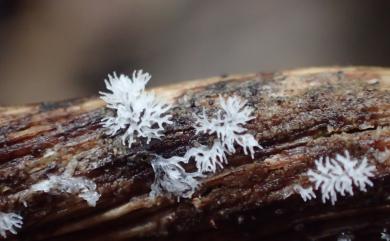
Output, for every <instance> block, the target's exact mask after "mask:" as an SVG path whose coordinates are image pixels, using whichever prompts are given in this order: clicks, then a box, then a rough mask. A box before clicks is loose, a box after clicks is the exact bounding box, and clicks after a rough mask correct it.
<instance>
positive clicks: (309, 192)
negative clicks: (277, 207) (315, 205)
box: [294, 185, 316, 202]
mask: <svg viewBox="0 0 390 241" xmlns="http://www.w3.org/2000/svg"><path fill="white" fill-rule="evenodd" d="M294 191H296V192H297V193H299V195H301V197H302V199H303V201H304V202H306V201H308V200H311V199H313V198H316V194H315V193H314V191H313V187H308V188H303V187H302V186H300V185H295V186H294Z"/></svg>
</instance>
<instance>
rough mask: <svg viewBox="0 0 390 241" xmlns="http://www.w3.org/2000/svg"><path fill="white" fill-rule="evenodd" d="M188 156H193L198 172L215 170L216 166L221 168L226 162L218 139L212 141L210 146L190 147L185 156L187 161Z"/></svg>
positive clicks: (223, 150)
mask: <svg viewBox="0 0 390 241" xmlns="http://www.w3.org/2000/svg"><path fill="white" fill-rule="evenodd" d="M190 158H194V160H195V163H196V168H197V169H198V172H200V173H207V172H216V171H217V167H219V168H223V163H227V158H226V155H225V149H224V147H223V146H222V143H221V142H220V141H219V140H218V141H214V144H213V146H212V147H211V148H209V147H207V146H203V145H202V146H199V147H196V148H191V149H190V150H189V151H188V152H187V153H186V156H185V159H186V161H187V162H188V160H189V159H190Z"/></svg>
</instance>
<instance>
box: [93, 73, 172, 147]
mask: <svg viewBox="0 0 390 241" xmlns="http://www.w3.org/2000/svg"><path fill="white" fill-rule="evenodd" d="M150 78H151V76H150V75H149V74H148V73H143V72H142V70H139V71H134V72H133V76H132V78H130V77H128V76H126V75H123V74H121V75H119V76H117V75H116V73H114V74H113V75H109V76H108V80H105V83H106V87H107V89H108V90H109V91H111V93H106V92H100V94H101V98H102V99H103V100H104V101H105V102H106V103H107V107H108V108H110V109H113V110H114V111H115V112H116V113H115V116H109V117H106V118H104V119H103V120H102V122H103V126H104V127H105V128H106V129H107V134H108V135H111V136H113V135H116V134H117V133H118V132H120V131H121V130H124V134H123V136H122V142H123V144H126V143H127V145H128V146H129V147H131V145H132V144H133V143H134V142H135V138H136V137H143V138H146V142H147V143H149V142H150V140H151V139H152V138H157V139H160V138H161V136H162V135H163V134H162V131H163V130H164V127H163V125H164V124H171V123H172V122H171V121H170V120H169V119H170V118H171V115H167V114H166V112H167V111H168V110H169V109H170V106H169V105H168V104H166V103H163V102H161V101H160V100H158V99H157V98H156V96H155V95H154V94H153V93H147V92H145V86H146V84H147V83H148V81H149V80H150Z"/></svg>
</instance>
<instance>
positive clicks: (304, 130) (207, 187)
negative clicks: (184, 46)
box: [0, 67, 390, 241]
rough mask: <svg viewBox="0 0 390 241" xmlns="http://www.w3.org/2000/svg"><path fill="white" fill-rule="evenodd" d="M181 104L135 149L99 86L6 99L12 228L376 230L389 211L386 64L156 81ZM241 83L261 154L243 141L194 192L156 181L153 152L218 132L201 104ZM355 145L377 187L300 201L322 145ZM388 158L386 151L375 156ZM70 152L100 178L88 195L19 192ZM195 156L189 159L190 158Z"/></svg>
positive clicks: (121, 232) (317, 236) (131, 234)
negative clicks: (26, 101) (111, 131)
mask: <svg viewBox="0 0 390 241" xmlns="http://www.w3.org/2000/svg"><path fill="white" fill-rule="evenodd" d="M154 91H155V92H156V93H157V94H158V95H160V96H161V97H163V98H166V99H167V100H169V101H170V102H171V103H172V104H173V105H174V108H173V110H172V114H173V119H172V120H173V123H174V124H173V125H169V126H167V128H166V131H165V137H163V138H162V139H161V140H158V139H153V140H152V141H151V142H150V143H149V144H146V143H145V141H143V140H138V141H137V142H136V143H135V144H134V145H133V146H132V147H131V149H129V148H127V147H125V146H123V145H122V144H121V140H120V137H119V136H118V137H114V138H111V137H109V136H107V135H105V133H104V129H103V128H102V126H101V124H100V121H101V118H102V117H103V116H105V115H106V114H107V113H108V112H109V110H107V109H106V108H105V104H104V102H102V101H101V100H99V99H98V98H96V97H95V98H86V99H78V100H71V101H65V102H59V103H42V104H33V105H26V106H21V107H1V108H0V193H1V196H0V210H2V211H15V212H18V213H20V214H21V215H22V216H23V217H24V226H23V228H22V229H21V230H19V233H18V235H17V236H12V235H10V236H9V239H10V240H95V241H97V240H149V239H151V238H153V239H154V240H336V237H337V236H338V235H340V233H342V232H346V233H347V234H348V235H353V236H354V238H355V239H354V240H378V239H379V238H380V233H381V231H382V230H383V229H384V228H386V227H387V228H388V227H389V226H390V225H389V221H390V199H389V195H390V189H389V185H390V178H389V174H390V157H389V156H388V155H382V156H381V158H378V153H385V151H386V150H387V148H388V149H389V150H390V128H389V125H390V69H384V68H366V67H350V68H336V67H335V68H309V69H300V70H291V71H284V72H276V73H257V74H249V75H237V76H221V77H217V78H213V79H206V80H199V81H194V82H188V83H180V84H179V85H173V86H166V87H161V88H156V89H154ZM233 94H235V95H238V96H240V97H242V98H245V99H246V100H248V105H249V106H252V107H254V109H255V116H256V119H254V120H252V121H251V122H250V123H249V124H248V125H247V127H248V129H249V130H250V133H251V134H253V135H254V136H255V137H256V139H257V140H258V141H259V143H260V144H261V145H262V146H263V147H264V149H262V150H256V155H255V159H254V160H252V159H251V158H250V157H249V156H246V155H243V153H242V152H241V151H239V152H238V153H236V154H234V155H232V156H229V157H228V159H229V164H228V165H227V166H226V167H225V168H224V169H223V170H219V171H218V172H217V173H216V174H214V175H210V176H208V177H207V178H206V179H204V180H203V181H202V185H201V186H200V188H199V190H198V191H197V192H196V193H195V195H194V196H193V198H192V199H181V200H180V201H179V202H178V201H177V200H176V199H175V198H173V197H167V196H161V197H158V198H150V197H149V195H148V193H149V191H150V185H151V184H152V182H153V179H154V174H153V169H152V167H151V166H150V160H151V158H152V155H151V153H152V154H159V155H162V156H164V157H170V156H173V155H183V154H184V153H185V151H186V150H187V149H189V148H190V147H192V146H195V145H198V144H210V143H211V138H210V137H208V136H205V135H201V134H196V133H195V130H194V128H193V127H192V123H193V121H194V117H193V114H194V113H199V112H200V111H201V109H202V108H203V107H206V108H211V109H213V108H217V106H216V104H215V100H216V98H217V97H218V96H219V95H222V96H230V95H233ZM345 150H348V151H349V152H350V153H351V155H352V156H356V157H362V156H366V157H367V158H368V160H369V162H370V163H373V164H375V166H376V168H377V175H376V176H375V177H374V178H372V180H373V182H374V187H370V188H369V189H368V191H367V192H358V191H355V195H354V196H352V197H350V196H347V197H341V196H340V197H339V200H338V202H337V203H336V205H334V206H333V205H331V204H329V203H326V204H323V203H322V202H321V199H320V198H319V197H318V198H317V199H314V200H311V201H308V202H304V201H303V200H302V199H301V197H300V196H299V195H298V194H296V193H294V192H292V189H293V186H294V185H295V184H301V185H304V184H305V183H307V182H308V179H307V177H305V175H304V174H305V173H306V172H307V170H308V169H310V168H313V167H314V161H315V160H316V159H317V158H319V157H322V156H334V155H335V154H337V153H343V152H344V151H345ZM379 159H380V160H379ZM71 160H76V161H77V163H78V166H77V169H76V171H75V175H76V176H83V177H88V178H89V179H91V180H93V181H94V182H95V183H96V184H97V187H98V188H97V190H98V192H99V193H101V198H100V200H99V201H98V203H97V206H96V207H89V206H88V205H87V203H86V202H85V201H83V200H82V199H80V198H79V197H77V196H75V195H70V194H64V195H51V194H48V193H36V194H34V195H32V196H30V197H28V200H27V203H28V205H27V207H26V206H24V205H23V203H22V202H21V200H20V199H21V197H20V193H22V192H23V191H24V190H26V189H28V188H29V187H30V186H31V185H32V184H34V183H37V182H38V181H40V180H44V179H46V178H47V177H48V175H52V174H60V173H62V172H63V171H64V168H65V166H66V165H67V164H68V162H70V161H71ZM188 168H191V166H189V167H188Z"/></svg>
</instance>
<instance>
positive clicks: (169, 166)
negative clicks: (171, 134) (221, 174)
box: [151, 96, 261, 198]
mask: <svg viewBox="0 0 390 241" xmlns="http://www.w3.org/2000/svg"><path fill="white" fill-rule="evenodd" d="M219 104H220V106H221V110H219V111H218V112H217V114H216V117H215V118H211V119H210V120H209V118H208V116H207V115H206V111H205V110H203V113H202V115H201V116H196V117H195V118H196V124H195V129H196V132H197V133H200V132H203V133H208V134H215V135H216V139H215V140H214V143H213V145H212V146H211V147H208V146H204V145H200V146H198V147H193V148H191V149H189V150H188V151H187V152H186V154H185V155H184V156H183V157H178V156H174V157H171V158H169V159H165V158H162V157H160V156H158V157H157V158H156V159H154V160H153V161H152V166H153V169H154V171H155V181H154V183H153V185H152V191H151V195H152V196H156V195H159V194H160V193H162V192H167V193H170V194H173V195H175V196H177V197H184V198H189V197H191V196H192V194H193V193H194V192H195V190H196V188H197V187H198V185H199V181H198V179H199V178H201V177H203V176H204V175H205V174H206V173H214V172H216V171H217V169H218V168H221V169H222V168H223V164H224V163H227V158H226V154H233V153H235V152H236V149H235V144H238V145H240V146H241V147H242V148H243V150H244V153H245V154H246V155H247V154H249V153H250V154H251V156H252V158H254V148H255V147H258V148H261V146H260V145H259V144H258V142H257V141H256V140H255V138H254V137H253V136H252V135H251V134H248V133H245V132H247V129H246V128H245V127H244V125H245V124H246V123H247V122H248V121H250V120H252V119H253V118H254V117H252V116H251V113H252V109H251V108H249V107H245V104H246V101H241V100H240V99H239V98H238V97H237V96H233V97H229V98H228V99H227V100H226V101H225V100H224V99H223V98H222V97H220V98H219ZM190 161H194V162H195V165H196V168H197V171H195V172H192V173H189V172H186V171H185V169H184V168H183V167H182V164H187V163H189V162H190Z"/></svg>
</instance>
